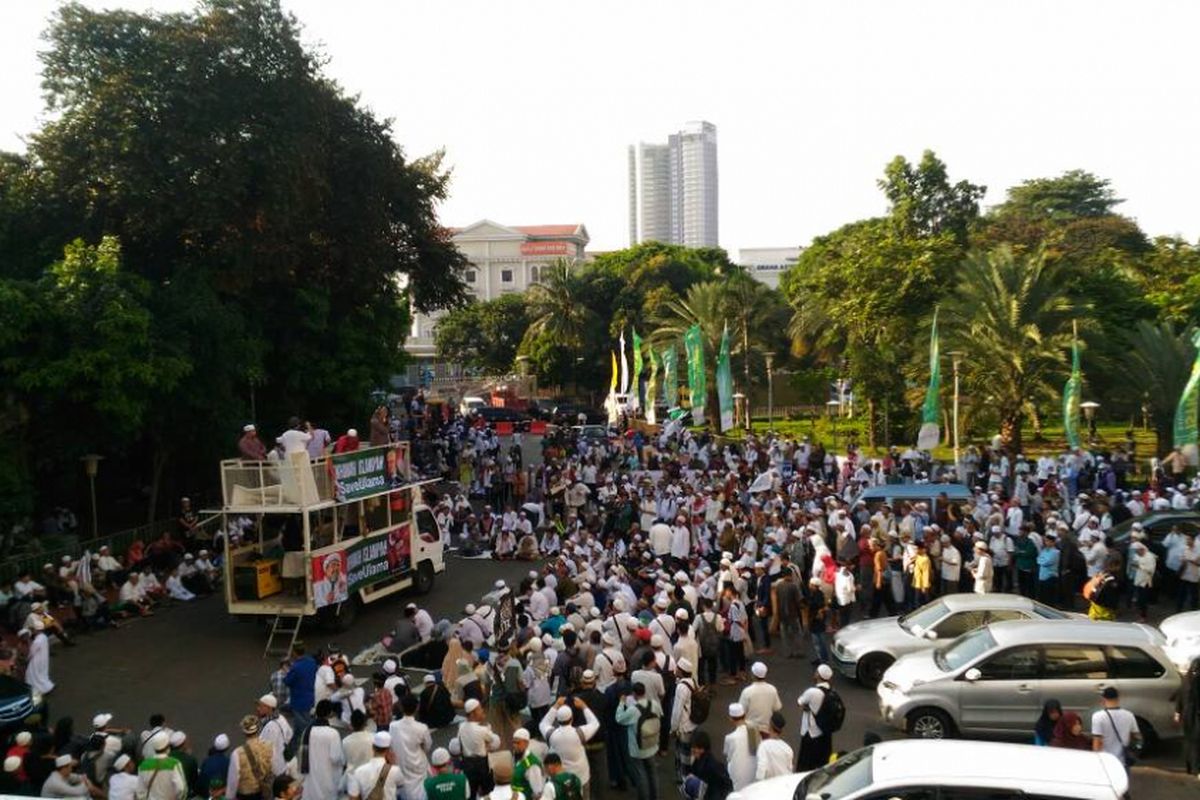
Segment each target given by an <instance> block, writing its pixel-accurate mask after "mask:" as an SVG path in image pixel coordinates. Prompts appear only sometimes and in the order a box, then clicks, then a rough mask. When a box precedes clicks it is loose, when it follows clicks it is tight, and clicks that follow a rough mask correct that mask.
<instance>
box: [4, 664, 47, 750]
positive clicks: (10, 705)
mask: <svg viewBox="0 0 1200 800" xmlns="http://www.w3.org/2000/svg"><path fill="white" fill-rule="evenodd" d="M45 716H46V703H45V701H44V700H42V698H41V697H40V696H38V695H35V694H34V693H33V690H32V689H30V688H29V686H28V685H27V684H26V683H25V682H24V681H21V680H17V679H16V678H14V677H13V676H11V675H5V674H2V673H0V735H4V736H7V735H8V734H9V733H12V732H14V731H16V730H19V729H21V728H24V727H27V726H30V725H36V724H38V723H40V722H41V721H43V720H44V719H45Z"/></svg>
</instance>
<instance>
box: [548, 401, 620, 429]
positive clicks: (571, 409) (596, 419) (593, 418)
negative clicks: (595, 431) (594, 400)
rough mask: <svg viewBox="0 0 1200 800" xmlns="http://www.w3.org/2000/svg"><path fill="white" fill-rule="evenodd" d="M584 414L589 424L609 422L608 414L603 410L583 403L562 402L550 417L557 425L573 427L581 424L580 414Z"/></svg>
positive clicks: (556, 405) (556, 406)
mask: <svg viewBox="0 0 1200 800" xmlns="http://www.w3.org/2000/svg"><path fill="white" fill-rule="evenodd" d="M580 414H583V416H584V419H586V420H587V423H586V424H588V425H599V424H602V423H605V422H608V416H607V415H606V414H605V413H604V412H603V411H601V410H599V409H596V408H592V407H591V406H587V405H584V404H583V403H575V402H562V403H557V404H555V406H554V410H553V411H552V412H551V414H550V419H551V421H552V422H553V423H554V424H555V425H563V426H566V427H572V426H575V425H578V424H579V415H580Z"/></svg>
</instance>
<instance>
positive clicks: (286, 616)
mask: <svg viewBox="0 0 1200 800" xmlns="http://www.w3.org/2000/svg"><path fill="white" fill-rule="evenodd" d="M303 623H304V612H302V611H280V612H279V613H277V614H276V615H275V620H274V621H273V622H272V623H271V633H270V635H269V636H267V649H266V650H264V651H263V658H271V657H272V656H274V657H276V658H278V657H281V656H286V655H289V654H291V652H292V647H293V646H294V645H295V644H296V639H298V638H299V637H300V626H301V625H302V624H303ZM276 639H279V640H280V642H281V643H282V641H283V639H287V643H286V644H285V645H283V646H282V647H281V646H279V645H277V644H276Z"/></svg>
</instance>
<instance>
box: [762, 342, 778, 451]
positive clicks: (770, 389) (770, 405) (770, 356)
mask: <svg viewBox="0 0 1200 800" xmlns="http://www.w3.org/2000/svg"><path fill="white" fill-rule="evenodd" d="M763 358H765V359H766V360H767V433H768V434H769V433H770V432H771V428H773V427H774V424H775V370H774V367H775V354H774V353H772V352H766V353H763Z"/></svg>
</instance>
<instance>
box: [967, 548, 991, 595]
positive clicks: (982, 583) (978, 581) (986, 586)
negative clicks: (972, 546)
mask: <svg viewBox="0 0 1200 800" xmlns="http://www.w3.org/2000/svg"><path fill="white" fill-rule="evenodd" d="M971 574H972V576H974V578H975V594H987V593H988V592H990V591H991V590H992V557H991V556H989V555H988V554H987V553H980V554H979V555H978V556H977V557H976V559H975V569H974V570H972V571H971Z"/></svg>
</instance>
